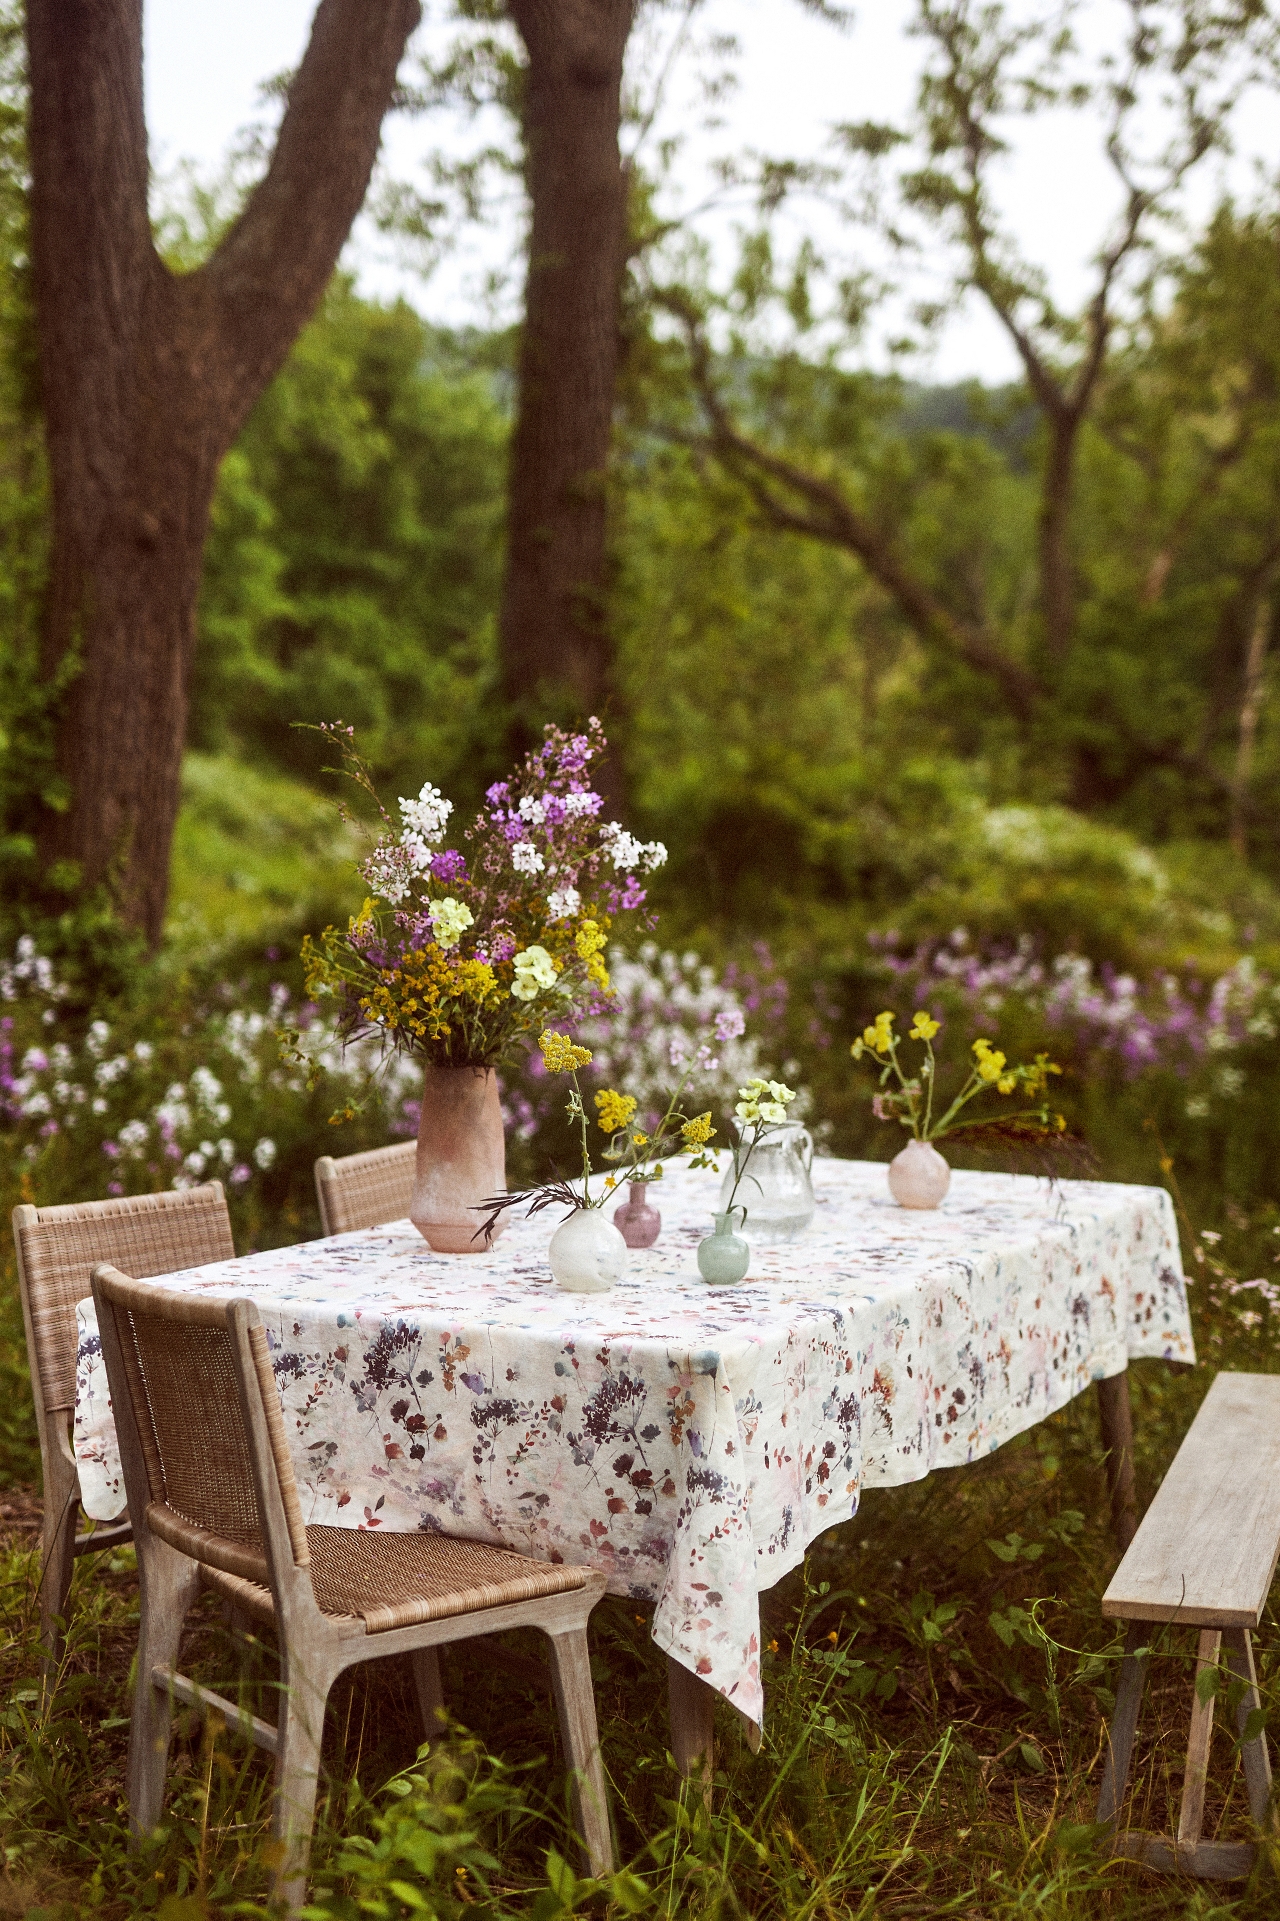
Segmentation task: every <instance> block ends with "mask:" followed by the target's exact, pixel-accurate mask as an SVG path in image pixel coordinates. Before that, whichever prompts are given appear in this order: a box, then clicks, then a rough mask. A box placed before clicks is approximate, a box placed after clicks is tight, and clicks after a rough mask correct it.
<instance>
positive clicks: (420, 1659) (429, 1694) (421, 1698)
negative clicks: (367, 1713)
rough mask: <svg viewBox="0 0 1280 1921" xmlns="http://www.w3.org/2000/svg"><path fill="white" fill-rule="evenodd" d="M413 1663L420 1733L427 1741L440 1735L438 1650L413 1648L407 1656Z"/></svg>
mask: <svg viewBox="0 0 1280 1921" xmlns="http://www.w3.org/2000/svg"><path fill="white" fill-rule="evenodd" d="M409 1659H410V1660H411V1661H412V1663H413V1685H414V1689H415V1691H416V1693H417V1696H418V1712H419V1714H420V1715H421V1716H422V1731H423V1733H424V1734H425V1736H426V1738H427V1740H428V1741H435V1740H437V1739H438V1738H439V1735H440V1715H441V1713H442V1711H443V1709H444V1687H443V1685H442V1683H441V1680H440V1650H439V1649H438V1648H415V1649H414V1650H413V1653H412V1654H411V1655H410V1656H409Z"/></svg>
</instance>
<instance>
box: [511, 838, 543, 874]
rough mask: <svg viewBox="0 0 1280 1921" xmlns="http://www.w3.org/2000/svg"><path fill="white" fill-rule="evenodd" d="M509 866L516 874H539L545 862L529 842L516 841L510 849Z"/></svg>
mask: <svg viewBox="0 0 1280 1921" xmlns="http://www.w3.org/2000/svg"><path fill="white" fill-rule="evenodd" d="M511 865H512V866H513V867H514V868H515V870H516V872H517V874H540V873H541V872H542V870H543V868H544V867H545V866H546V862H545V861H544V860H543V858H542V855H541V854H540V853H539V852H538V850H537V848H536V847H535V846H534V844H533V842H532V841H531V840H518V841H516V843H515V845H514V846H513V847H512V849H511Z"/></svg>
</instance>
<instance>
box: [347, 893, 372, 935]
mask: <svg viewBox="0 0 1280 1921" xmlns="http://www.w3.org/2000/svg"><path fill="white" fill-rule="evenodd" d="M373 914H374V907H373V902H372V901H371V900H366V901H365V904H364V906H363V907H362V908H361V909H360V912H359V913H358V914H354V915H353V916H352V919H351V926H350V928H349V930H348V931H349V932H350V933H352V934H365V933H368V931H369V929H370V928H371V927H372V925H373Z"/></svg>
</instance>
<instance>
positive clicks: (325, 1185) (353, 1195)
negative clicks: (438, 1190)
mask: <svg viewBox="0 0 1280 1921" xmlns="http://www.w3.org/2000/svg"><path fill="white" fill-rule="evenodd" d="M417 1157H418V1146H417V1142H416V1141H400V1142H397V1143H396V1145H395V1146H393V1147H374V1148H371V1149H370V1150H369V1151H368V1152H367V1153H364V1154H344V1155H343V1156H342V1158H341V1159H340V1160H334V1158H333V1156H332V1155H331V1154H322V1155H321V1156H320V1159H319V1160H318V1161H317V1162H316V1167H315V1174H316V1199H317V1201H318V1202H319V1203H320V1224H321V1227H322V1228H323V1230H324V1232H325V1234H326V1235H328V1234H351V1233H354V1232H355V1230H356V1229H357V1228H361V1227H383V1226H385V1225H386V1223H387V1222H388V1221H399V1220H403V1219H404V1217H405V1216H406V1215H407V1214H408V1212H409V1203H410V1201H411V1200H412V1198H413V1172H414V1167H415V1164H416V1162H417Z"/></svg>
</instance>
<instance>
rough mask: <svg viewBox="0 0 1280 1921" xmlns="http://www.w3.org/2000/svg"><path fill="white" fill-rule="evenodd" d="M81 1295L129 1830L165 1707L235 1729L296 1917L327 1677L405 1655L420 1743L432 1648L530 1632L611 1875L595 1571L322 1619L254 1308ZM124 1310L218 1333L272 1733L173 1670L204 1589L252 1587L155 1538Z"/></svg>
mask: <svg viewBox="0 0 1280 1921" xmlns="http://www.w3.org/2000/svg"><path fill="white" fill-rule="evenodd" d="M93 1294H94V1300H95V1302H96V1304H97V1309H98V1325H99V1329H100V1331H101V1335H102V1347H103V1357H104V1360H105V1362H106V1368H107V1377H108V1380H109V1382H110V1385H111V1393H112V1400H113V1403H114V1407H115V1415H116V1429H117V1433H118V1435H119V1440H120V1455H121V1461H122V1463H123V1467H124V1476H125V1486H126V1489H127V1492H128V1497H129V1513H130V1517H131V1519H132V1521H133V1526H134V1539H135V1541H136V1543H137V1550H138V1570H139V1576H140V1581H141V1588H142V1607H141V1626H140V1630H139V1639H138V1657H137V1672H136V1679H135V1684H134V1697H133V1715H132V1724H131V1728H130V1736H129V1763H128V1795H129V1823H130V1827H131V1829H132V1830H133V1832H134V1833H135V1834H136V1835H143V1834H148V1833H151V1832H152V1831H154V1829H155V1828H156V1826H157V1825H158V1823H159V1821H160V1816H161V1811H162V1806H163V1798H164V1785H165V1777H166V1774H167V1771H168V1754H169V1741H170V1729H171V1721H172V1711H173V1702H174V1701H175V1700H180V1701H184V1702H187V1703H190V1704H192V1705H196V1706H199V1707H202V1708H208V1709H212V1710H215V1711H218V1712H220V1713H222V1714H223V1715H225V1716H226V1717H227V1721H228V1726H229V1727H230V1728H232V1729H233V1730H236V1729H237V1728H238V1729H240V1730H241V1731H243V1732H245V1733H247V1734H248V1736H249V1738H250V1739H251V1740H253V1741H254V1742H256V1743H257V1744H258V1745H259V1746H260V1747H263V1748H265V1749H267V1750H268V1752H270V1753H271V1754H273V1755H274V1756H275V1763H276V1770H275V1791H274V1795H273V1801H272V1834H273V1836H274V1838H275V1839H276V1840H277V1841H278V1842H280V1843H281V1844H282V1846H281V1857H280V1863H279V1866H278V1869H277V1874H276V1885H275V1897H274V1898H275V1900H276V1901H277V1902H278V1903H280V1904H281V1905H282V1907H283V1909H284V1911H285V1912H286V1913H287V1914H289V1915H295V1914H296V1913H297V1912H298V1911H299V1909H300V1908H301V1906H302V1903H303V1902H304V1900H305V1898H306V1881H307V1863H308V1857H309V1852H310V1844H311V1830H312V1825H313V1822H314V1816H315V1799H316V1789H317V1783H318V1777H319V1769H320V1746H321V1735H322V1730H323V1724H324V1711H325V1703H326V1701H327V1699H328V1696H329V1692H330V1689H331V1688H332V1686H333V1684H334V1682H335V1681H336V1680H337V1678H338V1676H339V1675H340V1674H341V1673H342V1672H343V1671H344V1670H345V1669H346V1668H349V1667H352V1666H354V1665H355V1664H357V1663H359V1662H361V1661H367V1660H373V1659H381V1658H383V1657H385V1656H388V1655H396V1654H408V1655H410V1656H411V1657H412V1660H413V1668H414V1680H415V1683H416V1688H417V1693H418V1699H419V1705H420V1708H421V1710H422V1713H423V1718H424V1723H425V1726H426V1728H427V1731H428V1733H431V1734H434V1733H436V1732H437V1731H438V1722H437V1721H436V1718H435V1710H436V1709H437V1708H438V1707H439V1706H440V1705H441V1702H442V1695H441V1687H440V1671H439V1659H438V1653H437V1650H438V1649H439V1648H440V1647H441V1646H444V1645H445V1644H447V1643H449V1642H453V1641H461V1640H468V1639H471V1638H473V1637H475V1636H480V1635H486V1634H497V1633H502V1632H504V1631H505V1630H507V1629H509V1628H517V1627H536V1628H539V1629H540V1630H541V1631H542V1633H543V1634H545V1635H546V1637H547V1639H548V1642H549V1645H550V1655H551V1662H550V1668H551V1678H552V1682H553V1686H554V1690H555V1700H556V1707H557V1710H558V1712H559V1719H560V1726H561V1731H562V1735H563V1738H564V1744H565V1749H566V1752H567V1755H568V1760H569V1766H570V1769H571V1771H572V1773H571V1780H572V1785H573V1802H574V1812H575V1817H576V1820H577V1823H578V1827H579V1831H580V1833H581V1834H582V1835H583V1837H584V1840H585V1843H586V1853H587V1859H588V1864H589V1866H590V1869H591V1871H592V1873H594V1874H597V1875H602V1874H606V1873H609V1872H610V1871H611V1870H612V1868H613V1865H614V1853H613V1843H612V1837H611V1833H610V1827H609V1815H608V1805H607V1800H606V1793H605V1780H604V1770H603V1766H602V1763H601V1758H600V1748H599V1739H598V1734H597V1727H596V1712H595V1696H594V1690H593V1687H592V1681H591V1666H590V1651H589V1646H588V1641H587V1620H588V1616H589V1615H590V1613H591V1610H592V1608H593V1607H594V1606H595V1605H596V1603H597V1602H598V1601H599V1600H600V1599H601V1597H602V1595H603V1594H604V1592H605V1586H606V1583H605V1579H604V1576H603V1575H601V1574H597V1573H595V1572H586V1571H585V1570H584V1571H582V1573H583V1579H582V1584H581V1585H580V1586H577V1587H575V1588H573V1589H570V1590H567V1591H565V1592H561V1593H556V1594H545V1595H542V1596H540V1597H539V1598H537V1599H534V1600H528V1599H522V1600H518V1601H514V1602H511V1603H509V1604H506V1605H494V1606H486V1607H483V1608H478V1609H476V1610H474V1611H473V1612H468V1613H460V1614H452V1615H446V1616H445V1617H444V1618H439V1619H436V1620H430V1621H420V1622H416V1623H414V1624H413V1625H411V1626H407V1627H390V1628H387V1629H383V1630H379V1631H376V1632H375V1631H370V1630H369V1629H367V1628H366V1624H365V1622H364V1621H363V1620H361V1619H359V1618H355V1617H354V1616H352V1615H337V1614H333V1613H325V1612H323V1611H322V1610H321V1608H320V1606H319V1604H318V1602H317V1599H316V1594H315V1589H314V1587H313V1583H312V1576H311V1569H310V1564H309V1558H308V1548H307V1538H306V1529H305V1527H304V1525H303V1523H302V1518H301V1508H300V1506H299V1503H298V1497H297V1490H296V1485H295V1483H294V1479H293V1473H292V1467H291V1465H290V1463H289V1460H288V1454H287V1444H286V1441H285V1435H284V1423H283V1419H282V1417H281V1413H280V1406H279V1400H278V1396H277V1395H276V1391H275V1386H274V1381H273V1380H272V1378H271V1376H270V1363H269V1360H265V1359H264V1358H262V1357H265V1353H266V1350H265V1342H264V1341H263V1340H262V1336H261V1329H262V1320H261V1316H260V1315H259V1313H258V1310H257V1307H256V1306H255V1305H254V1303H253V1302H251V1301H248V1300H233V1301H225V1300H223V1301H211V1300H208V1299H205V1298H201V1297H197V1296H193V1295H190V1294H182V1293H177V1292H173V1291H171V1290H168V1289H162V1288H157V1287H155V1286H154V1285H149V1284H146V1283H139V1282H136V1281H132V1280H130V1279H128V1278H127V1277H126V1276H125V1275H122V1274H120V1273H119V1272H117V1271H116V1270H115V1269H113V1268H111V1267H108V1266H102V1267H99V1268H97V1269H96V1270H95V1273H94V1277H93ZM131 1312H137V1313H138V1314H140V1315H142V1314H147V1315H152V1316H155V1315H160V1316H163V1317H164V1318H166V1319H170V1320H176V1321H181V1322H186V1323H188V1324H189V1325H193V1326H204V1327H218V1328H220V1329H222V1330H225V1331H226V1332H227V1333H228V1334H229V1335H230V1339H231V1347H232V1354H233V1360H234V1368H235V1377H236V1385H237V1392H238V1398H239V1413H240V1419H241V1422H242V1425H243V1432H244V1436H245V1440H246V1443H247V1449H248V1456H249V1460H250V1463H251V1468H252V1478H253V1492H254V1496H255V1498H256V1503H257V1512H258V1517H259V1525H260V1531H261V1539H262V1547H263V1554H262V1556H261V1557H256V1556H255V1557H253V1558H259V1559H264V1560H265V1571H266V1576H267V1581H268V1582H269V1586H270V1594H271V1600H272V1603H273V1612H274V1621H275V1628H276V1637H277V1642H278V1649H279V1660H280V1692H279V1703H280V1705H279V1714H278V1719H277V1721H276V1724H275V1726H274V1727H273V1726H272V1725H271V1724H270V1723H269V1722H266V1721H263V1720H260V1719H259V1718H258V1717H256V1716H245V1715H243V1714H241V1712H240V1710H238V1709H237V1708H236V1707H235V1705H234V1704H233V1703H231V1702H229V1701H226V1700H224V1699H223V1698H222V1697H221V1696H220V1695H217V1694H214V1693H213V1692H212V1691H211V1690H210V1689H208V1688H205V1687H202V1686H200V1685H199V1684H198V1683H196V1682H194V1681H192V1680H190V1679H189V1678H188V1677H187V1676H185V1675H183V1674H181V1673H179V1672H178V1669H177V1661H178V1653H179V1645H180V1641H181V1636H182V1629H183V1624H184V1621H185V1618H186V1615H187V1613H188V1611H189V1609H190V1608H191V1606H192V1604H193V1602H194V1601H195V1599H196V1597H197V1595H198V1593H199V1591H200V1586H201V1582H202V1579H204V1580H209V1581H211V1582H212V1584H213V1585H214V1586H215V1587H216V1588H218V1589H219V1590H220V1591H222V1592H224V1593H226V1594H227V1596H228V1598H231V1599H234V1598H235V1594H236V1590H237V1589H239V1590H240V1591H241V1592H242V1593H243V1592H244V1591H245V1590H246V1589H247V1588H248V1587H249V1586H250V1583H251V1582H261V1578H262V1577H261V1574H260V1573H254V1574H251V1575H247V1576H244V1577H243V1578H242V1577H241V1576H238V1575H237V1574H236V1572H235V1570H234V1569H233V1568H232V1566H231V1565H230V1564H231V1562H232V1561H233V1560H235V1559H236V1558H237V1553H238V1554H239V1556H240V1557H241V1559H242V1560H243V1559H244V1557H245V1555H246V1554H247V1552H248V1551H247V1550H243V1549H240V1550H234V1549H232V1548H231V1544H230V1543H221V1542H220V1540H219V1538H218V1537H216V1536H213V1535H210V1534H208V1533H206V1532H205V1531H204V1530H203V1529H201V1528H198V1527H194V1526H191V1527H188V1528H187V1529H186V1533H187V1536H188V1537H189V1538H188V1539H187V1540H186V1546H187V1549H188V1551H186V1552H184V1551H182V1549H180V1548H179V1547H177V1546H175V1545H174V1543H173V1540H172V1539H170V1540H166V1539H162V1538H161V1535H160V1534H159V1533H157V1531H156V1525H157V1524H159V1523H160V1522H161V1521H163V1524H164V1526H165V1532H166V1533H168V1534H170V1535H174V1534H175V1522H174V1519H173V1517H172V1510H171V1509H169V1508H168V1507H166V1506H163V1505H162V1503H160V1502H159V1501H158V1500H157V1496H156V1471H157V1467H158V1466H159V1455H158V1452H157V1449H158V1442H157V1440H156V1439H155V1431H154V1427H152V1428H151V1430H150V1433H147V1432H146V1431H145V1430H144V1428H143V1426H142V1423H141V1422H140V1419H139V1408H138V1387H137V1384H136V1382H135V1379H134V1372H133V1370H136V1368H137V1365H138V1364H137V1361H136V1349H135V1348H134V1347H133V1336H132V1334H131V1333H127V1332H126V1331H124V1330H123V1329H122V1320H123V1318H124V1317H125V1316H127V1315H129V1314H130V1313H131ZM255 1330H256V1331H258V1344H257V1345H258V1351H255V1342H254V1338H253V1337H254V1333H255ZM131 1354H132V1355H134V1356H135V1358H134V1359H133V1361H132V1362H131V1361H130V1358H129V1356H130V1355H131ZM264 1370H265V1379H264ZM268 1388H269V1389H270V1392H269V1394H268V1392H267V1390H268ZM149 1453H150V1455H151V1456H152V1457H153V1458H152V1459H150V1460H149V1459H148V1454H149ZM182 1525H183V1524H179V1526H180V1527H181V1526H182ZM220 1550H221V1551H220ZM530 1565H531V1566H532V1565H534V1564H532V1563H531V1564H530ZM260 1591H261V1589H260V1588H259V1592H260Z"/></svg>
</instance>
